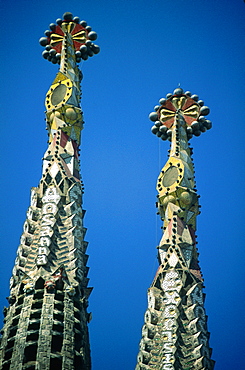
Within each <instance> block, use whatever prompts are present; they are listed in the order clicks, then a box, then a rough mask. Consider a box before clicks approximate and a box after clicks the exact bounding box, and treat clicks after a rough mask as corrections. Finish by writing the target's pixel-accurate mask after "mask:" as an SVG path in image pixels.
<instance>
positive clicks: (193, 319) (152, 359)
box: [136, 89, 214, 370]
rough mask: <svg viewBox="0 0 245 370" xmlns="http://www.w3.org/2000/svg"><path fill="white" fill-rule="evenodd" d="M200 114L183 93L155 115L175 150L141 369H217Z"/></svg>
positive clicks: (164, 191) (165, 185) (163, 184)
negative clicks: (200, 185)
mask: <svg viewBox="0 0 245 370" xmlns="http://www.w3.org/2000/svg"><path fill="white" fill-rule="evenodd" d="M178 90H181V89H177V91H178ZM199 115H200V107H199V105H198V104H197V103H196V102H195V101H194V100H193V99H191V98H190V97H189V96H188V95H185V94H183V93H182V92H181V91H180V92H176V94H174V95H173V96H172V95H171V97H170V98H169V99H167V100H166V101H165V99H164V100H163V103H162V107H157V114H155V113H154V114H153V113H152V117H153V119H154V120H155V121H156V119H157V120H159V121H156V123H155V127H157V128H158V129H159V132H160V134H161V133H164V135H166V133H167V135H169V137H170V138H171V149H170V154H169V159H168V161H167V163H166V164H165V166H164V167H163V169H162V171H161V173H160V175H159V177H158V180H157V191H158V196H157V197H158V201H157V206H158V213H159V214H160V216H161V219H162V220H163V227H162V228H163V235H162V238H161V240H160V243H159V246H158V247H157V248H158V260H159V268H158V270H157V273H156V276H155V278H154V280H153V283H152V285H151V287H150V288H149V289H148V308H147V310H146V313H145V323H144V326H143V329H142V339H141V341H140V351H139V354H138V359H137V366H136V370H150V369H156V370H163V369H164V370H165V369H171V370H174V369H175V370H177V369H178V370H184V369H185V370H187V369H192V370H197V369H202V370H204V369H207V370H212V369H213V367H214V361H213V360H211V352H212V351H211V349H210V347H209V333H208V331H207V316H206V313H205V309H204V294H203V278H202V274H201V271H200V267H199V264H198V252H197V247H196V244H197V242H196V235H195V231H196V217H197V215H198V214H199V205H198V198H199V196H198V195H197V193H196V189H195V181H194V166H193V162H192V159H191V151H192V150H191V148H190V147H189V144H188V130H187V128H188V123H190V124H191V123H192V122H193V121H194V119H197V118H198V117H199ZM195 122H196V121H195ZM190 126H191V125H190ZM153 130H155V129H153ZM189 131H190V130H189ZM159 136H160V135H159ZM164 138H165V136H164Z"/></svg>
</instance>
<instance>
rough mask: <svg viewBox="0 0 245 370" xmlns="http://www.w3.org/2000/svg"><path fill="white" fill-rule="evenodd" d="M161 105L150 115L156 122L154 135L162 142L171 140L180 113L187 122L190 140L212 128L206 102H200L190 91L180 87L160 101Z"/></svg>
mask: <svg viewBox="0 0 245 370" xmlns="http://www.w3.org/2000/svg"><path fill="white" fill-rule="evenodd" d="M179 85H180V84H179ZM159 104H160V105H156V106H155V108H154V109H155V112H152V113H150V115H149V118H150V120H151V121H154V122H155V124H154V126H153V127H152V129H151V130H152V133H153V134H156V135H157V136H158V137H161V139H162V140H167V139H170V140H171V135H172V128H173V124H174V120H175V117H176V115H177V114H178V113H179V112H181V114H182V115H183V118H184V120H185V123H186V131H187V138H188V139H191V138H192V136H193V135H195V136H200V135H201V133H202V132H205V131H207V130H209V129H210V128H211V127H212V123H211V121H209V120H207V119H206V118H205V116H207V115H208V114H209V112H210V110H209V108H208V107H207V106H205V105H204V101H203V100H199V97H198V95H196V94H193V95H192V94H191V93H190V91H186V92H184V90H183V89H182V88H181V87H180V86H178V87H177V88H176V89H175V90H174V92H173V94H171V93H169V94H167V95H166V98H162V99H160V100H159Z"/></svg>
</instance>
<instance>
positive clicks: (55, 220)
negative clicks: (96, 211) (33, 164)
mask: <svg viewBox="0 0 245 370" xmlns="http://www.w3.org/2000/svg"><path fill="white" fill-rule="evenodd" d="M83 23H84V22H83ZM54 26H55V25H53V24H51V26H50V28H51V31H52V32H49V34H48V38H47V39H46V41H45V44H46V45H47V46H46V52H48V59H49V60H50V61H52V62H55V61H56V62H60V70H59V72H58V73H57V76H56V78H55V80H54V82H53V83H52V85H51V87H50V89H49V91H48V93H47V95H46V102H45V104H46V109H47V111H46V121H47V129H48V133H49V141H48V143H49V145H48V148H47V150H46V152H45V154H44V158H43V170H42V178H41V180H40V183H39V185H38V187H36V188H32V189H31V201H30V206H29V208H28V211H27V218H26V221H25V223H24V226H23V234H22V236H21V240H20V245H19V247H18V250H17V258H16V261H15V266H14V269H13V274H12V277H11V280H10V296H9V298H8V301H9V307H8V308H5V319H4V321H5V324H4V328H3V335H2V341H1V356H0V368H1V369H3V370H7V369H10V370H22V369H33V370H34V369H35V370H49V369H61V370H65V369H66V370H77V369H82V370H83V369H84V370H89V369H90V368H91V359H90V345H89V334H88V322H89V321H90V319H91V314H89V313H88V312H87V306H88V297H89V295H90V293H91V290H92V288H89V287H88V281H89V279H88V278H87V274H88V267H87V260H88V255H87V254H86V249H87V244H88V243H87V242H86V241H85V234H86V228H85V227H84V225H83V217H84V213H85V211H84V210H83V208H82V194H83V185H82V181H81V179H80V166H79V162H80V161H79V144H80V134H81V130H82V128H83V116H82V111H81V108H80V103H79V102H80V95H81V92H80V81H81V72H80V71H79V68H78V66H77V63H76V62H77V61H78V59H79V58H80V56H81V53H80V52H79V53H80V54H79V53H77V52H76V48H77V44H75V41H74V40H76V43H78V44H79V45H78V46H79V47H80V46H81V47H83V48H84V47H85V48H86V45H85V43H86V41H88V40H89V38H88V33H89V32H88V31H87V29H86V28H85V27H84V26H82V25H81V24H79V23H78V21H77V17H76V21H75V18H74V20H73V19H72V15H71V13H65V15H64V20H63V21H62V20H61V22H60V21H59V25H58V26H55V27H54ZM90 29H91V28H90ZM94 34H95V33H94ZM54 48H56V49H54ZM59 52H60V53H59ZM44 53H45V52H44ZM45 55H46V54H44V56H45Z"/></svg>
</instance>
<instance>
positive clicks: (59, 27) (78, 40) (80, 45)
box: [39, 12, 100, 64]
mask: <svg viewBox="0 0 245 370" xmlns="http://www.w3.org/2000/svg"><path fill="white" fill-rule="evenodd" d="M49 28H50V30H47V31H45V32H44V34H45V37H41V38H40V39H39V43H40V45H41V46H43V47H45V50H44V51H43V53H42V55H43V57H44V59H47V60H48V61H50V62H52V63H54V64H56V63H58V64H60V59H61V49H62V42H63V39H64V36H65V32H67V31H68V32H69V33H70V34H71V36H72V39H73V44H74V48H75V58H76V62H77V63H79V62H81V60H82V59H83V60H87V59H88V57H92V56H93V55H94V54H98V53H99V51H100V47H99V46H98V45H95V44H94V43H93V41H95V40H96V39H97V33H96V32H94V31H92V28H91V27H90V26H88V25H87V22H86V21H80V19H79V17H73V15H72V14H71V13H69V12H67V13H65V14H64V15H63V20H62V19H61V18H58V19H57V20H56V23H51V24H50V25H49Z"/></svg>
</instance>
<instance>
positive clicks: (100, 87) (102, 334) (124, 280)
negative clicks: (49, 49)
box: [0, 0, 245, 370]
mask: <svg viewBox="0 0 245 370" xmlns="http://www.w3.org/2000/svg"><path fill="white" fill-rule="evenodd" d="M244 6H245V4H244V2H243V1H242V0H226V1H218V0H212V1H211V0H206V1H200V0H196V1H184V0H171V1H170V0H161V1H160V0H151V1H144V0H142V1H139V0H138V1H136V0H132V1H130V2H129V1H128V2H126V1H121V0H120V1H112V0H107V1H103V2H102V1H86V2H85V1H84V2H81V1H73V0H70V1H69V2H67V1H64V0H60V1H53V2H50V1H47V0H43V1H40V2H39V1H38V2H34V1H32V2H31V1H27V0H26V1H24V0H19V1H17V0H15V1H13V2H11V3H10V2H4V3H3V2H2V3H1V5H0V9H1V13H2V22H1V50H2V58H1V70H2V78H1V84H2V86H1V91H2V104H1V107H2V108H1V121H2V124H1V127H0V132H1V181H0V191H1V208H0V209H1V235H2V239H1V242H2V243H1V266H2V269H1V302H0V303H1V307H3V306H4V305H6V300H5V297H6V296H7V295H8V281H9V278H10V276H11V271H12V268H13V265H14V259H15V255H16V249H17V247H18V244H19V238H20V235H21V233H22V225H23V223H24V221H25V217H26V215H25V213H26V210H27V208H28V206H29V196H30V188H31V187H32V186H37V185H38V182H39V179H40V177H41V158H42V156H43V153H44V152H45V150H46V147H47V143H46V142H47V132H46V130H45V121H44V109H45V108H44V98H45V94H46V92H47V91H48V89H49V86H50V84H51V83H52V81H53V79H54V77H55V75H56V72H57V65H53V64H51V63H49V62H47V61H45V60H44V59H43V58H42V56H41V53H42V51H43V49H42V47H41V46H40V45H39V43H38V40H39V38H40V37H41V36H43V32H44V31H45V30H46V29H48V26H49V24H50V23H52V22H55V20H56V19H57V18H59V17H61V16H62V15H63V13H64V12H65V11H70V12H72V13H73V15H74V16H79V17H80V18H81V19H85V20H86V21H87V22H88V24H89V25H91V27H92V28H93V30H95V31H96V32H98V40H97V41H96V42H97V43H98V44H99V45H100V47H101V53H100V54H98V55H96V56H94V57H93V58H91V59H89V60H88V61H85V62H84V63H83V64H80V66H81V69H82V71H83V74H84V80H83V82H82V90H83V96H82V108H83V110H84V118H85V129H84V131H83V134H82V147H81V149H82V152H81V153H82V158H81V159H82V169H81V173H82V177H83V181H84V184H85V194H84V208H85V209H86V210H87V213H86V217H85V226H86V227H87V228H88V231H87V235H86V240H87V241H88V242H89V248H88V254H89V255H90V258H89V261H88V265H89V266H90V272H89V277H90V279H91V280H90V285H91V286H93V287H94V291H93V293H92V295H91V298H90V305H89V309H90V310H91V311H92V314H93V320H92V322H91V323H90V324H89V326H90V338H91V349H92V359H93V370H131V369H134V366H135V364H136V356H137V353H138V343H139V340H140V337H141V327H142V325H143V315H144V312H145V309H146V291H147V288H148V287H149V286H150V284H151V282H152V279H153V277H154V274H155V272H156V269H157V260H156V246H157V244H158V242H159V240H160V236H161V229H160V227H161V223H160V220H159V219H158V217H157V216H156V208H155V201H156V190H155V185H156V180H157V177H158V173H159V171H160V169H161V168H162V167H163V165H164V164H165V162H166V160H167V151H168V149H169V142H160V141H159V139H158V138H157V137H156V136H155V135H152V134H151V131H150V128H151V122H150V121H149V119H148V114H149V113H150V112H151V111H152V110H153V107H154V106H155V105H156V104H157V103H158V100H159V99H160V98H162V97H165V95H166V94H167V93H169V92H172V91H173V90H174V89H175V88H176V87H177V85H178V84H179V83H180V84H181V87H182V88H183V89H184V90H190V91H191V92H192V93H196V94H198V95H199V97H200V99H203V100H204V102H205V104H206V105H208V106H209V107H210V109H211V113H210V115H209V119H211V120H212V122H213V128H212V130H210V131H208V132H206V133H204V134H202V135H201V136H200V137H194V138H193V139H192V140H191V146H192V147H193V148H194V162H195V169H196V181H197V189H198V193H199V194H200V195H201V199H200V204H201V205H202V209H201V210H202V213H201V215H200V216H199V217H198V226H197V235H198V248H199V252H200V265H201V268H202V272H203V275H204V279H205V287H206V288H205V292H206V294H207V297H206V304H205V307H206V312H207V315H208V317H209V318H208V329H209V331H210V332H211V338H210V345H211V347H212V348H213V359H214V360H215V361H216V367H215V369H216V370H232V369H234V370H236V369H242V368H243V366H245V361H244V356H243V351H244V346H243V343H244V335H243V333H244V308H243V302H244V266H243V265H244V262H243V261H244V246H245V245H244V244H245V243H244V235H243V234H244V231H243V230H244V225H243V209H244V193H243V181H244V134H245V129H244V72H243V71H244V65H243V61H244V28H245V26H244Z"/></svg>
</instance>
